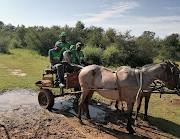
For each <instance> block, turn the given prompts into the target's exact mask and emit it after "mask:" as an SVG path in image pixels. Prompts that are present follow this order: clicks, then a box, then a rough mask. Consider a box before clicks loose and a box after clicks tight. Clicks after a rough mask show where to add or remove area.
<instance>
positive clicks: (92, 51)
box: [0, 21, 180, 67]
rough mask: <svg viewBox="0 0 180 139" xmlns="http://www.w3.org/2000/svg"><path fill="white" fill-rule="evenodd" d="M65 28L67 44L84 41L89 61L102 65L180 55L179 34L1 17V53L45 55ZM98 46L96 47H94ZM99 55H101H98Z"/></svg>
mask: <svg viewBox="0 0 180 139" xmlns="http://www.w3.org/2000/svg"><path fill="white" fill-rule="evenodd" d="M63 31H64V32H66V34H67V36H66V40H67V41H68V42H69V43H70V44H76V43H77V42H79V41H80V42H82V43H83V44H84V47H85V48H84V50H83V51H84V52H85V53H84V55H85V59H86V60H87V61H89V62H90V63H94V64H99V65H104V66H120V65H129V66H131V67H137V66H138V67H139V66H143V65H145V64H149V63H152V62H153V60H154V59H156V58H159V59H169V60H170V59H173V60H179V59H180V41H179V39H180V36H179V34H174V33H173V34H171V35H169V36H167V37H165V38H164V39H160V38H159V37H155V35H156V34H155V32H153V31H144V32H143V33H142V35H141V36H137V37H135V36H134V35H131V31H130V30H127V31H125V32H123V33H122V32H117V31H116V29H114V28H109V29H107V30H104V29H103V28H102V27H96V26H93V25H92V26H90V27H85V24H84V23H82V22H81V21H77V23H76V24H75V27H69V26H68V25H67V24H66V25H65V26H64V27H61V26H58V25H53V26H52V27H43V26H33V27H28V28H26V27H25V26H24V25H21V26H19V25H18V26H17V27H15V26H13V25H11V24H8V25H6V24H4V23H3V22H2V21H0V38H2V39H1V48H0V49H1V53H7V52H8V51H9V50H8V49H12V48H13V49H17V48H27V49H30V50H35V51H37V52H38V53H39V54H40V55H42V56H47V54H48V50H49V49H51V48H53V47H54V44H55V43H56V41H58V40H59V39H60V37H59V36H60V34H61V32H63ZM96 48H98V49H96ZM101 56H102V57H101Z"/></svg>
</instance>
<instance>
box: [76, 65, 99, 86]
mask: <svg viewBox="0 0 180 139" xmlns="http://www.w3.org/2000/svg"><path fill="white" fill-rule="evenodd" d="M101 68H102V67H101V66H98V65H89V66H86V67H84V68H83V69H82V70H81V72H80V73H79V77H78V78H79V83H80V85H81V87H82V86H83V85H91V84H92V83H93V80H94V76H96V75H97V74H98V73H99V72H100V70H101Z"/></svg>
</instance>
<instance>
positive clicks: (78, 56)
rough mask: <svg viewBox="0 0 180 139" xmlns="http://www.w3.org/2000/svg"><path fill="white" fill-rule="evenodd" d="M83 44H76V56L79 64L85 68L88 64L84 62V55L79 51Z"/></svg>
mask: <svg viewBox="0 0 180 139" xmlns="http://www.w3.org/2000/svg"><path fill="white" fill-rule="evenodd" d="M82 46H83V44H82V43H81V42H78V43H76V56H77V58H78V59H79V63H80V65H81V66H83V67H85V66H87V65H88V64H87V63H86V62H85V61H84V54H83V51H81V49H82Z"/></svg>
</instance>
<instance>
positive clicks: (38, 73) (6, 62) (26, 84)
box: [0, 49, 180, 138]
mask: <svg viewBox="0 0 180 139" xmlns="http://www.w3.org/2000/svg"><path fill="white" fill-rule="evenodd" d="M10 53H11V54H8V55H7V54H0V81H1V83H0V93H2V92H4V91H5V90H12V89H13V88H26V89H32V90H39V88H38V87H37V86H35V84H34V83H35V82H37V81H39V80H41V79H42V74H43V70H44V69H45V68H47V66H49V65H50V64H49V58H48V57H44V56H40V55H38V53H37V52H35V51H31V50H26V49H13V50H10ZM155 62H156V63H157V62H161V60H155ZM177 64H179V65H180V62H177ZM8 68H9V69H21V70H22V71H21V72H22V73H26V74H27V75H26V76H22V77H21V76H16V75H11V72H10V71H8V70H7V69H8ZM110 69H111V70H116V69H117V67H110ZM53 91H56V92H59V89H53ZM93 97H95V98H97V99H104V98H103V97H101V96H100V95H99V94H98V93H94V95H93ZM179 99H180V97H179V96H177V95H162V98H161V99H160V98H159V94H152V97H151V99H150V102H149V109H148V115H149V116H150V117H149V119H150V123H151V124H152V125H154V126H156V127H158V128H159V129H160V130H162V131H164V132H168V133H171V134H173V135H174V136H176V137H179V138H180V133H179V130H180V101H179ZM140 113H144V102H143V104H142V107H141V111H140Z"/></svg>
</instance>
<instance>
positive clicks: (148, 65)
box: [137, 63, 158, 70]
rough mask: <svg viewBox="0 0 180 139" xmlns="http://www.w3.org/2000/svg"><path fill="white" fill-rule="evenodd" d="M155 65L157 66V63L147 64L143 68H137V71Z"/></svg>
mask: <svg viewBox="0 0 180 139" xmlns="http://www.w3.org/2000/svg"><path fill="white" fill-rule="evenodd" d="M156 64H158V63H152V64H147V65H144V66H142V67H137V69H139V70H141V69H143V68H148V67H151V66H154V65H156Z"/></svg>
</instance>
